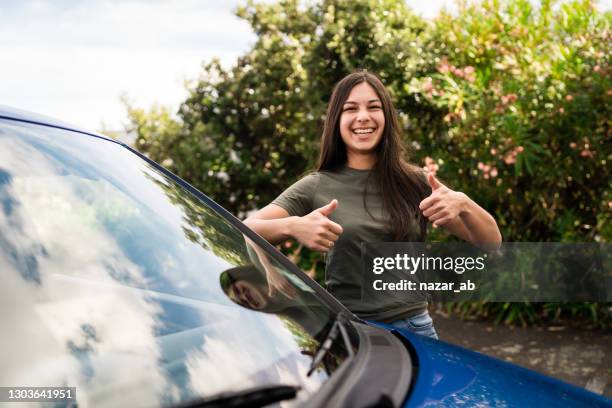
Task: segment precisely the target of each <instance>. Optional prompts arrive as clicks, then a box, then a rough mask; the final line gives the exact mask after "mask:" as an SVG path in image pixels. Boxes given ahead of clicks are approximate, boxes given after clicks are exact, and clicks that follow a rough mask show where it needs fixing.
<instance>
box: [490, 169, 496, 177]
mask: <svg viewBox="0 0 612 408" xmlns="http://www.w3.org/2000/svg"><path fill="white" fill-rule="evenodd" d="M490 174H491V177H497V168H495V167H493V169H492V170H491V173H490Z"/></svg>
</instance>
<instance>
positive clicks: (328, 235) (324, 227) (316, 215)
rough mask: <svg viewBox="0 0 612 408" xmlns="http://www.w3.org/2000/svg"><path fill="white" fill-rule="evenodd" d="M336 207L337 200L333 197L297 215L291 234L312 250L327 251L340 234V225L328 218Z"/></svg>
mask: <svg viewBox="0 0 612 408" xmlns="http://www.w3.org/2000/svg"><path fill="white" fill-rule="evenodd" d="M337 207H338V200H336V199H333V200H331V201H330V202H329V203H328V204H326V205H324V206H323V207H320V208H317V209H315V210H314V211H312V212H311V213H310V214H307V215H305V216H303V217H298V218H297V219H296V221H295V222H294V224H293V226H292V228H291V235H292V236H293V237H294V238H295V239H297V240H298V241H299V242H301V243H302V244H303V245H304V246H306V247H308V248H310V249H312V250H314V251H319V252H327V251H329V250H330V249H331V248H332V247H333V246H334V243H335V242H336V241H337V240H338V237H339V236H340V234H342V227H341V226H340V225H339V224H336V223H335V222H333V221H332V220H330V219H329V218H328V217H329V216H330V215H331V214H332V213H333V212H334V211H335V210H336V208H337Z"/></svg>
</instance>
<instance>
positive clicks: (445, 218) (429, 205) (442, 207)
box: [419, 173, 469, 228]
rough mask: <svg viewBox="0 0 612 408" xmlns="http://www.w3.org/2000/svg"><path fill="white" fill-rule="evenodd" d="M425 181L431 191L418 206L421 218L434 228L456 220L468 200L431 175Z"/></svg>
mask: <svg viewBox="0 0 612 408" xmlns="http://www.w3.org/2000/svg"><path fill="white" fill-rule="evenodd" d="M427 181H428V182H429V185H430V186H431V190H432V191H431V195H430V196H429V197H427V198H426V199H424V200H423V201H421V204H420V205H419V208H420V209H421V211H422V212H423V216H424V217H427V218H428V219H429V221H430V222H432V223H433V226H434V228H437V227H440V226H442V225H445V224H447V223H449V222H451V221H453V220H455V219H457V218H458V217H459V216H460V215H461V213H462V212H463V211H464V209H465V206H466V204H467V202H468V200H469V198H468V197H467V196H466V195H465V194H464V193H462V192H460V191H453V190H451V189H450V188H448V187H446V186H445V185H444V184H442V183H440V182H439V181H438V179H436V177H435V176H434V175H433V173H429V174H428V175H427Z"/></svg>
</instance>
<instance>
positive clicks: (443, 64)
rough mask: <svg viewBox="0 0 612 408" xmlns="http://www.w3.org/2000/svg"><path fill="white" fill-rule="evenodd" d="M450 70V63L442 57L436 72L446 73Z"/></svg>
mask: <svg viewBox="0 0 612 408" xmlns="http://www.w3.org/2000/svg"><path fill="white" fill-rule="evenodd" d="M453 68H454V67H453ZM450 70H451V65H449V63H448V61H447V60H446V59H443V60H442V61H440V64H439V65H438V72H439V73H441V74H446V73H448V72H449V71H450Z"/></svg>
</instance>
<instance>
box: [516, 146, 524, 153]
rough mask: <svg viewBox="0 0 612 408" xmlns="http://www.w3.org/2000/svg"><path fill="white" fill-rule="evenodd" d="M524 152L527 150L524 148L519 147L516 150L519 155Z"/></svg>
mask: <svg viewBox="0 0 612 408" xmlns="http://www.w3.org/2000/svg"><path fill="white" fill-rule="evenodd" d="M524 150H525V148H524V147H523V146H519V147H517V148H516V151H517V152H518V153H523V151H524Z"/></svg>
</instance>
